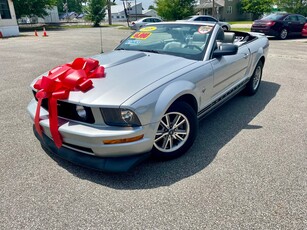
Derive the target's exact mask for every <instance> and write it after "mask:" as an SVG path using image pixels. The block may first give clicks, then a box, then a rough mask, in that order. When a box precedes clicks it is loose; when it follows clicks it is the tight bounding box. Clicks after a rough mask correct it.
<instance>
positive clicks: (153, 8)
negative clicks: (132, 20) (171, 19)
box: [148, 5, 156, 10]
mask: <svg viewBox="0 0 307 230" xmlns="http://www.w3.org/2000/svg"><path fill="white" fill-rule="evenodd" d="M148 9H149V10H156V8H155V6H153V5H150V6H149V7H148Z"/></svg>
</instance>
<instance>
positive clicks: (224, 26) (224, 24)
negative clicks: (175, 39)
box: [182, 15, 231, 31]
mask: <svg viewBox="0 0 307 230" xmlns="http://www.w3.org/2000/svg"><path fill="white" fill-rule="evenodd" d="M182 21H190V22H215V23H218V24H219V25H220V27H222V29H223V30H224V31H227V30H230V29H231V27H230V24H229V23H227V22H221V21H219V20H217V19H216V18H214V17H212V16H210V15H194V16H189V17H187V18H185V19H183V20H182Z"/></svg>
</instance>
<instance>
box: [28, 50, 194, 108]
mask: <svg viewBox="0 0 307 230" xmlns="http://www.w3.org/2000/svg"><path fill="white" fill-rule="evenodd" d="M92 58H94V59H96V60H98V61H99V64H100V65H102V66H104V67H105V77H104V78H92V79H91V80H92V81H93V86H94V87H93V88H92V89H90V90H88V91H87V92H81V91H71V92H70V95H69V98H68V100H67V101H69V102H72V103H77V104H82V105H88V106H106V107H118V106H120V105H121V104H122V103H123V102H125V101H126V100H127V99H129V98H130V97H131V96H133V95H135V94H136V93H138V92H139V91H141V90H146V89H145V88H146V87H147V86H149V85H150V84H152V83H154V82H156V81H159V80H160V79H162V78H164V77H166V76H168V75H170V74H172V73H174V72H176V71H179V70H181V69H183V68H185V67H187V66H189V65H191V64H193V63H195V62H196V61H194V60H189V59H185V58H181V57H176V56H171V55H164V54H155V53H147V52H139V51H126V50H120V51H116V50H115V51H112V52H110V53H106V54H100V55H96V56H93V57H92ZM35 82H36V80H35V81H33V83H32V87H33V84H34V83H35Z"/></svg>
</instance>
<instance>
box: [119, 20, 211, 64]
mask: <svg viewBox="0 0 307 230" xmlns="http://www.w3.org/2000/svg"><path fill="white" fill-rule="evenodd" d="M213 27H214V26H213V25H209V26H208V25H192V24H191V25H189V24H159V25H156V24H155V25H150V26H145V27H142V28H141V29H140V30H139V31H137V32H135V33H133V34H132V35H131V36H130V37H128V38H127V39H126V40H124V41H123V42H122V43H121V44H120V45H119V46H118V47H117V48H116V49H115V50H136V51H143V52H152V53H159V54H168V55H174V56H179V57H183V58H188V59H193V60H202V59H203V57H204V53H205V51H206V49H207V46H208V42H209V38H210V36H211V33H212V30H213Z"/></svg>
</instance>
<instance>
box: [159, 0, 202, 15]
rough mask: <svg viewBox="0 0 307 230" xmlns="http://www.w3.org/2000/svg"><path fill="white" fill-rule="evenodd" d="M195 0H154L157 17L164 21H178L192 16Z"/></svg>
mask: <svg viewBox="0 0 307 230" xmlns="http://www.w3.org/2000/svg"><path fill="white" fill-rule="evenodd" d="M195 2H196V1H195V0H156V1H155V3H156V5H157V12H158V15H159V16H161V17H162V18H163V19H165V20H180V19H183V18H185V17H187V16H190V15H193V14H194V5H195Z"/></svg>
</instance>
